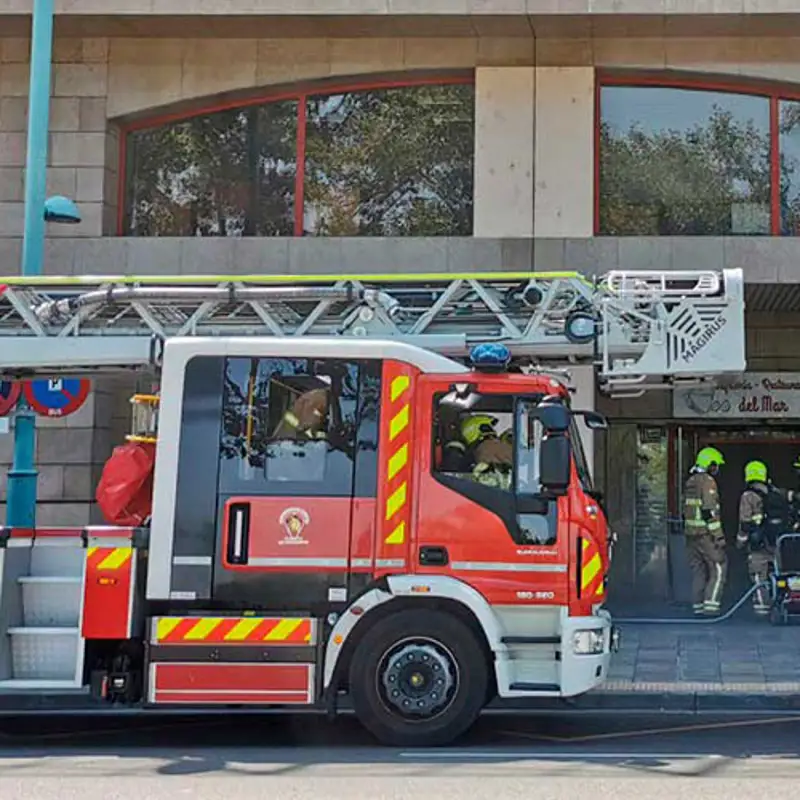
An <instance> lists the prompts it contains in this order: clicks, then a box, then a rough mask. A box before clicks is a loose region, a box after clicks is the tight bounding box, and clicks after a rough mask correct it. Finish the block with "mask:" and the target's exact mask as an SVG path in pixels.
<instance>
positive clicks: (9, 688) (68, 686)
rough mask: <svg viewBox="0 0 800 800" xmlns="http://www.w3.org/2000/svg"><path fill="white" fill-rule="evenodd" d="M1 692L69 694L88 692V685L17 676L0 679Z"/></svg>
mask: <svg viewBox="0 0 800 800" xmlns="http://www.w3.org/2000/svg"><path fill="white" fill-rule="evenodd" d="M3 692H8V693H17V692H69V693H70V694H72V693H74V694H88V693H89V687H88V686H77V685H76V684H75V681H59V680H49V679H45V680H39V679H31V680H21V679H18V678H10V679H9V680H5V681H0V694H2V693H3Z"/></svg>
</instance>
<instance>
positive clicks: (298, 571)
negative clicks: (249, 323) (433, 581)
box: [214, 357, 380, 610]
mask: <svg viewBox="0 0 800 800" xmlns="http://www.w3.org/2000/svg"><path fill="white" fill-rule="evenodd" d="M379 381H380V364H379V363H377V362H376V363H369V362H356V361H345V360H340V359H306V358H272V357H270V358H228V359H226V364H225V372H224V397H223V407H222V426H221V436H220V460H219V476H218V499H217V506H218V508H217V513H218V541H217V550H216V558H215V568H214V598H215V600H217V601H221V602H223V603H225V602H227V603H234V604H242V605H244V606H246V607H249V608H258V607H262V608H264V607H266V608H270V609H306V610H307V609H314V608H322V607H325V606H327V604H329V603H337V602H344V601H346V600H347V598H348V596H349V595H350V593H351V591H353V590H354V587H353V586H351V581H350V574H351V571H350V566H351V561H352V558H353V553H352V544H351V543H352V542H353V537H354V535H356V534H358V535H359V536H360V535H361V533H362V531H361V529H362V528H367V529H368V531H367V532H366V534H365V535H366V536H367V537H368V538H370V539H371V534H372V531H371V525H372V524H373V520H374V503H375V492H376V484H377V466H376V463H377V408H378V404H379V391H380V389H379ZM356 538H358V536H357V537H356Z"/></svg>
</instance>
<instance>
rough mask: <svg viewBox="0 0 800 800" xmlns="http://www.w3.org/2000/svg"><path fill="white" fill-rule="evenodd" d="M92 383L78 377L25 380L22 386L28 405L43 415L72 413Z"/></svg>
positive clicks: (86, 394) (82, 401)
mask: <svg viewBox="0 0 800 800" xmlns="http://www.w3.org/2000/svg"><path fill="white" fill-rule="evenodd" d="M91 388H92V384H91V383H90V382H89V381H87V380H83V379H79V378H62V379H57V380H52V381H51V380H39V381H27V382H26V383H25V386H24V388H23V390H22V391H23V392H24V393H25V399H26V400H27V401H28V403H29V404H30V407H31V408H32V409H33V410H34V411H35V412H36V413H37V414H41V415H42V416H43V417H66V416H67V415H68V414H74V413H75V412H76V411H77V410H78V409H79V408H80V407H81V406H82V405H83V404H84V403H85V402H86V398H87V397H88V396H89V392H90V391H91Z"/></svg>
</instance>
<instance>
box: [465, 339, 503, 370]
mask: <svg viewBox="0 0 800 800" xmlns="http://www.w3.org/2000/svg"><path fill="white" fill-rule="evenodd" d="M469 358H470V361H471V362H472V366H474V367H475V369H480V368H481V367H484V368H486V367H489V368H491V369H505V368H506V367H507V366H508V365H509V363H510V362H511V351H510V350H509V349H508V348H507V347H506V346H505V345H504V344H494V343H487V344H477V345H475V347H473V348H472V350H471V351H470V354H469Z"/></svg>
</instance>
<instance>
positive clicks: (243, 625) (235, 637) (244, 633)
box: [225, 619, 263, 642]
mask: <svg viewBox="0 0 800 800" xmlns="http://www.w3.org/2000/svg"><path fill="white" fill-rule="evenodd" d="M262 621H263V620H260V619H243V620H241V622H237V623H236V624H235V625H234V626H233V627H232V628H231V629H230V630H229V631H228V632H227V633H226V634H225V639H226V641H230V642H243V641H244V640H245V639H246V638H247V637H248V636H249V635H250V634H251V633H252V632H253V631H254V630H255V629H256V628H257V627H258V626H259V625H260V624H261V623H262Z"/></svg>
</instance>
